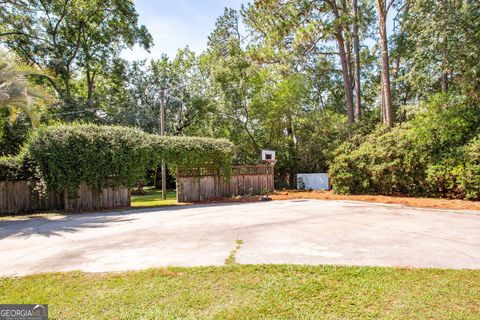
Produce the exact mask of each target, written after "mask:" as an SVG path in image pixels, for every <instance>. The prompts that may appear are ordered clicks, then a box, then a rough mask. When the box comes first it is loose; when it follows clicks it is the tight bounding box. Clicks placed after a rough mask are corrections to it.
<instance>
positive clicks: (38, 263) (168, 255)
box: [0, 200, 480, 276]
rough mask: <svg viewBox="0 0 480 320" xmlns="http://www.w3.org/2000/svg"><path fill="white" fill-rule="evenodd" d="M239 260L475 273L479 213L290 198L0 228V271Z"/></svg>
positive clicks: (20, 223)
mask: <svg viewBox="0 0 480 320" xmlns="http://www.w3.org/2000/svg"><path fill="white" fill-rule="evenodd" d="M236 240H243V242H244V244H243V245H242V246H241V248H240V249H239V250H238V252H237V254H236V261H237V262H238V263H245V264H254V263H282V264H283V263H295V264H339V265H372V266H401V267H407V266H408V267H435V268H476V269H478V268H480V214H479V213H478V212H468V211H444V210H433V209H418V208H409V207H403V206H399V205H380V204H372V203H360V202H351V201H321V200H292V201H271V202H257V203H236V204H214V205H195V206H186V207H169V208H162V209H141V210H129V211H122V212H109V213H90V214H79V215H72V216H66V217H58V218H55V219H54V220H48V219H42V218H36V219H31V220H28V221H10V222H0V253H1V259H0V275H2V276H7V275H25V274H31V273H38V272H47V271H65V270H84V271H94V272H95V271H120V270H130V269H144V268H149V267H158V266H197V265H222V264H224V262H225V259H226V258H227V257H228V256H229V254H230V252H231V251H232V250H233V249H234V248H235V247H236Z"/></svg>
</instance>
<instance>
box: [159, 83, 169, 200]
mask: <svg viewBox="0 0 480 320" xmlns="http://www.w3.org/2000/svg"><path fill="white" fill-rule="evenodd" d="M160 135H161V136H164V135H165V89H163V88H162V89H160ZM162 199H163V200H165V199H167V165H166V164H165V162H162Z"/></svg>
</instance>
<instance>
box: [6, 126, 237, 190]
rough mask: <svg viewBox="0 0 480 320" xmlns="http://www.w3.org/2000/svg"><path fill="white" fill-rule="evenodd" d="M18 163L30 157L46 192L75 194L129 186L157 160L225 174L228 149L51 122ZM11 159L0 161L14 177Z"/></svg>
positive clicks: (216, 143) (212, 142)
mask: <svg viewBox="0 0 480 320" xmlns="http://www.w3.org/2000/svg"><path fill="white" fill-rule="evenodd" d="M23 154H24V156H23V158H22V159H27V158H29V159H34V161H35V168H34V169H32V170H33V171H35V172H37V173H36V175H37V176H38V177H39V179H40V180H42V182H43V183H44V184H45V185H46V189H47V191H48V192H57V191H68V192H70V193H72V194H73V193H74V192H76V190H77V188H78V186H79V185H80V183H81V182H85V183H86V184H88V185H89V186H90V187H91V188H92V189H94V190H101V189H102V188H106V187H120V186H123V187H132V186H133V185H134V184H135V182H136V181H137V180H140V179H141V178H143V177H144V175H145V171H146V169H148V168H151V167H154V166H157V165H159V164H160V163H161V162H162V161H163V162H166V163H168V164H172V165H182V166H197V165H205V164H211V165H214V166H218V168H219V170H220V169H224V170H226V171H227V172H228V170H229V168H230V163H231V158H232V154H233V145H232V144H231V143H230V142H229V141H227V140H223V139H211V138H196V137H166V136H165V137H161V136H157V135H152V134H147V133H145V132H143V131H141V130H138V129H133V128H127V127H120V126H98V125H93V124H78V123H77V124H69V125H66V124H57V125H53V126H45V127H41V128H39V129H38V130H36V131H35V133H34V134H33V135H32V136H31V137H30V139H29V140H28V142H27V144H26V146H25V149H24V150H23ZM16 161H17V160H4V166H5V168H8V170H9V172H10V171H11V173H9V174H8V176H7V174H5V177H6V178H9V180H10V178H12V177H16V176H18V177H20V178H23V177H24V176H22V173H21V166H20V164H19V162H16Z"/></svg>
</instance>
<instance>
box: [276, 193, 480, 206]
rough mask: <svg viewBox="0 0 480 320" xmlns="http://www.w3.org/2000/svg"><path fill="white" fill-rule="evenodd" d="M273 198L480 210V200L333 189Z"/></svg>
mask: <svg viewBox="0 0 480 320" xmlns="http://www.w3.org/2000/svg"><path fill="white" fill-rule="evenodd" d="M270 197H271V198H272V199H273V200H292V199H318V200H352V201H366V202H379V203H393V204H402V205H406V206H412V207H421V208H442V209H458V210H480V202H475V201H466V200H449V199H434V198H411V197H393V196H380V195H341V194H334V193H333V192H332V191H298V190H288V191H286V192H277V193H276V194H273V195H271V196H270Z"/></svg>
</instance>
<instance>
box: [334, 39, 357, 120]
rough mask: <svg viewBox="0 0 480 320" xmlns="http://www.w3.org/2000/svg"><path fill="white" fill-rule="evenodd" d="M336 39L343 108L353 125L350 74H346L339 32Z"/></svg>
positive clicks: (345, 59) (343, 51)
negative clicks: (340, 66)
mask: <svg viewBox="0 0 480 320" xmlns="http://www.w3.org/2000/svg"><path fill="white" fill-rule="evenodd" d="M336 38H337V42H338V47H339V54H340V62H341V64H342V77H343V88H344V90H345V106H346V109H347V116H348V122H349V123H353V122H354V121H355V117H354V115H353V94H352V83H351V81H350V74H349V72H348V60H347V54H346V52H345V47H344V41H343V36H342V33H341V31H337V32H336Z"/></svg>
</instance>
